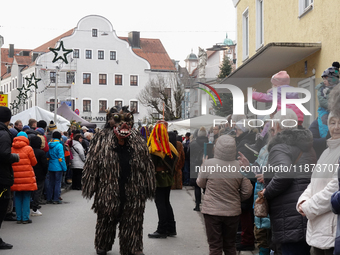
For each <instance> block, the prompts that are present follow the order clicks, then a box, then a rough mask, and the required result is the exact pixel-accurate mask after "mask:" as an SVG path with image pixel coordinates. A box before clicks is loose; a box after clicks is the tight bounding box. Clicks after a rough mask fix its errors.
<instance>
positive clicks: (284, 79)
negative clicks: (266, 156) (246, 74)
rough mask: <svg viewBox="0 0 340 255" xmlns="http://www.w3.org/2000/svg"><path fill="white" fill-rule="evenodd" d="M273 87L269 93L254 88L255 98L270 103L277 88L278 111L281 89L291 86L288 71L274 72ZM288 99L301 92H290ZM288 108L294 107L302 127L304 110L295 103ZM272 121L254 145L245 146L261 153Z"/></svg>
mask: <svg viewBox="0 0 340 255" xmlns="http://www.w3.org/2000/svg"><path fill="white" fill-rule="evenodd" d="M270 81H271V83H272V88H271V89H269V90H268V91H267V93H262V92H257V91H256V89H253V99H254V100H256V101H258V102H263V103H269V102H273V88H274V87H275V88H277V109H276V112H278V111H280V110H281V90H282V88H287V87H291V86H290V85H289V84H290V76H289V74H288V73H287V72H286V71H280V72H278V73H276V74H274V75H273V76H272V78H271V80H270ZM286 98H287V99H294V98H295V99H298V98H299V94H298V93H296V92H289V93H287V94H286ZM287 108H290V109H292V110H293V111H294V112H295V113H296V115H297V117H298V126H299V127H300V128H302V122H303V118H304V115H303V112H302V111H301V110H300V109H299V108H298V107H297V106H296V105H295V104H287ZM269 126H270V123H269V122H268V123H267V124H266V125H265V126H264V128H263V131H262V132H261V135H259V136H258V138H257V140H256V143H255V144H253V145H249V144H246V145H245V146H246V147H247V148H248V149H249V150H251V151H252V152H254V153H255V154H256V155H258V154H259V151H260V150H261V148H262V147H263V146H264V145H265V144H264V142H263V141H264V140H265V139H264V137H265V135H266V134H267V132H268V130H269Z"/></svg>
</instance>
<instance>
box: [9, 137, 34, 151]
mask: <svg viewBox="0 0 340 255" xmlns="http://www.w3.org/2000/svg"><path fill="white" fill-rule="evenodd" d="M27 145H30V142H29V140H28V138H26V137H24V136H17V137H15V138H14V139H13V144H12V146H13V147H14V148H16V149H20V148H22V147H25V146H27Z"/></svg>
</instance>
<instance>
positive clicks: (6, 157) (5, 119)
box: [0, 106, 19, 250]
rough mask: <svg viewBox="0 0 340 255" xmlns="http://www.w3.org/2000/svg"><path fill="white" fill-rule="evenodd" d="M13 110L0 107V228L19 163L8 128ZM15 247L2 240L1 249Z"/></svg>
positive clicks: (0, 241) (0, 242) (0, 240)
mask: <svg viewBox="0 0 340 255" xmlns="http://www.w3.org/2000/svg"><path fill="white" fill-rule="evenodd" d="M11 117H12V114H11V110H10V109H8V108H7V107H4V106H0V162H1V164H0V227H1V223H2V221H3V219H4V217H5V215H6V211H7V206H8V203H9V200H10V197H11V189H10V187H11V186H12V185H13V182H14V178H13V169H12V164H13V163H15V162H19V155H18V154H15V153H11V147H12V140H13V138H12V135H11V133H10V132H9V130H8V128H7V126H8V124H9V122H10V120H11ZM12 247H13V245H11V244H9V243H6V242H4V241H3V240H2V239H1V238H0V249H1V250H5V249H12Z"/></svg>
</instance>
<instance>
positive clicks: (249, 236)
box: [235, 120, 257, 251]
mask: <svg viewBox="0 0 340 255" xmlns="http://www.w3.org/2000/svg"><path fill="white" fill-rule="evenodd" d="M235 131H236V137H235V141H236V146H237V147H236V152H237V153H236V160H237V159H238V156H239V154H238V152H241V153H242V154H243V155H244V156H245V157H246V158H247V159H248V161H249V162H251V163H253V162H255V160H256V158H257V157H256V155H254V153H253V152H252V151H250V150H248V149H247V148H246V146H245V145H246V144H253V143H255V138H256V133H255V132H253V131H252V130H250V128H249V126H248V125H247V121H246V120H240V121H238V122H237V123H236V125H235ZM251 184H252V185H253V194H252V195H251V196H250V198H248V199H246V200H245V201H242V202H241V209H242V213H241V216H240V224H241V229H242V234H241V242H240V243H237V244H236V249H237V250H238V251H252V250H254V249H255V245H254V241H255V237H254V213H253V203H254V187H255V182H254V181H251Z"/></svg>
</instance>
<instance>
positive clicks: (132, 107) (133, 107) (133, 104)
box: [130, 101, 138, 113]
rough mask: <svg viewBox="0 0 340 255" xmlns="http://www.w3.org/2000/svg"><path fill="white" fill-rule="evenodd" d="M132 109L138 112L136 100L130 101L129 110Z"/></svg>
mask: <svg viewBox="0 0 340 255" xmlns="http://www.w3.org/2000/svg"><path fill="white" fill-rule="evenodd" d="M132 110H135V112H137V113H138V101H130V111H132Z"/></svg>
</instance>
